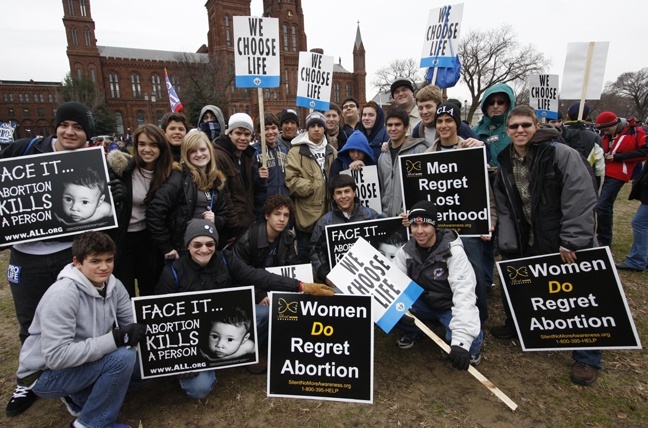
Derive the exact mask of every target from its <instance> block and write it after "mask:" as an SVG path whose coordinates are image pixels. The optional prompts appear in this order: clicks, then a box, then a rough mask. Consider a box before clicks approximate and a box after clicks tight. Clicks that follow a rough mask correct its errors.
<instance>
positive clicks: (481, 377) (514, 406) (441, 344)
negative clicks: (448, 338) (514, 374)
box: [407, 311, 518, 411]
mask: <svg viewBox="0 0 648 428" xmlns="http://www.w3.org/2000/svg"><path fill="white" fill-rule="evenodd" d="M407 316H410V317H412V318H413V319H414V324H415V325H416V326H417V327H418V328H420V329H421V331H423V333H425V334H426V335H427V336H428V337H429V338H430V339H432V340H433V341H434V343H436V344H437V345H439V347H441V349H443V350H444V351H445V352H446V353H447V354H449V353H450V346H448V344H447V343H445V342H444V341H443V339H441V338H440V337H439V336H437V335H436V333H434V332H433V331H432V330H430V329H429V328H428V326H427V325H425V324H424V323H423V322H422V321H420V320H419V319H418V318H416V317H415V316H414V315H413V314H412V313H411V312H409V311H408V312H407ZM468 373H470V374H471V375H473V377H474V378H475V379H477V380H478V381H479V382H481V384H482V385H484V386H485V387H486V388H488V389H489V390H490V392H492V393H493V394H495V396H496V397H497V398H499V399H500V400H501V401H502V402H503V403H504V404H506V405H507V406H508V407H509V408H510V409H511V410H513V411H515V409H517V407H518V406H517V404H515V403H514V402H513V400H511V399H510V398H509V397H508V396H507V395H506V394H504V393H503V392H502V391H501V390H500V389H499V388H498V387H496V386H495V385H493V383H492V382H491V381H490V380H488V379H487V378H486V376H484V375H483V374H481V373H480V372H479V371H478V370H477V369H476V368H475V367H473V366H472V365H471V366H470V367H468Z"/></svg>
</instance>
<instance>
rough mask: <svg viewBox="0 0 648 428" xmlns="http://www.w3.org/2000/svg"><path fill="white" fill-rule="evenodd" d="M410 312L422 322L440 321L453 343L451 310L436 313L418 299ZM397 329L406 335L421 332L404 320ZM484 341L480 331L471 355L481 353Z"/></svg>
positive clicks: (474, 341)
mask: <svg viewBox="0 0 648 428" xmlns="http://www.w3.org/2000/svg"><path fill="white" fill-rule="evenodd" d="M410 312H411V313H412V314H413V315H414V316H416V318H418V319H419V320H420V321H430V320H438V321H439V322H440V323H441V324H443V327H445V331H446V335H445V340H446V342H448V343H451V341H452V331H451V330H450V321H451V320H452V311H451V310H447V311H435V310H434V309H432V308H431V307H429V306H428V305H426V304H425V303H423V301H422V300H421V299H418V300H417V301H416V302H414V304H413V305H412V307H411V308H410ZM396 327H398V328H399V329H400V330H402V331H403V332H404V333H405V334H416V333H420V332H421V330H420V329H419V328H418V327H416V326H414V325H410V324H406V323H405V322H403V321H402V320H401V321H399V322H398V324H396ZM483 340H484V332H483V331H481V330H479V334H478V335H477V337H476V338H475V340H473V342H472V344H471V345H470V350H469V351H468V352H469V353H470V355H475V354H477V353H478V352H479V349H480V348H481V344H482V341H483Z"/></svg>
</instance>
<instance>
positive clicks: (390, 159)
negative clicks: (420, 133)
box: [378, 108, 430, 217]
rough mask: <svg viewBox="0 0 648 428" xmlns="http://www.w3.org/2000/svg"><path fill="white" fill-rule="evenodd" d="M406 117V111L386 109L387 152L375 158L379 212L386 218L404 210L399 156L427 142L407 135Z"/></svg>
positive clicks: (414, 151)
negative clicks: (379, 194) (380, 203)
mask: <svg viewBox="0 0 648 428" xmlns="http://www.w3.org/2000/svg"><path fill="white" fill-rule="evenodd" d="M408 126H409V116H407V113H406V112H405V110H403V109H400V108H394V109H391V110H389V111H388V112H387V133H388V134H389V142H388V144H387V152H386V153H384V154H383V155H381V156H380V158H378V178H379V179H380V188H381V191H382V211H383V215H384V216H385V217H396V216H397V215H399V214H400V213H402V212H403V195H402V189H401V187H402V186H401V171H400V168H399V167H398V165H399V161H398V158H399V156H401V155H410V154H414V153H423V152H424V151H425V150H426V149H427V148H428V147H430V143H428V142H426V141H425V139H423V138H412V137H408V136H407V127H408Z"/></svg>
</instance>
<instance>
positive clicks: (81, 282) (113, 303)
mask: <svg viewBox="0 0 648 428" xmlns="http://www.w3.org/2000/svg"><path fill="white" fill-rule="evenodd" d="M72 256H73V259H72V260H73V262H72V263H71V264H69V265H67V266H65V268H63V270H62V271H61V273H60V274H59V276H58V279H57V281H56V282H55V283H54V284H52V286H51V287H50V288H49V289H48V290H47V292H46V293H45V295H43V298H42V299H41V301H40V303H39V304H38V307H37V308H36V314H35V315H34V321H33V322H32V324H31V326H30V327H29V336H28V337H27V339H26V340H25V343H24V344H23V347H22V350H21V351H20V365H19V367H18V372H17V373H16V376H17V377H18V384H19V385H22V386H24V387H26V388H29V389H30V390H31V391H33V392H34V393H35V394H36V395H38V396H39V397H46V398H61V399H62V400H63V402H64V403H65V405H66V406H67V408H68V411H69V412H70V414H72V415H73V416H75V417H77V419H76V420H75V421H74V422H72V424H71V425H70V426H72V427H99V426H102V427H103V426H112V427H125V426H126V425H121V424H116V423H115V421H116V419H117V415H118V414H119V410H120V409H121V405H122V402H123V401H124V396H125V395H126V391H127V390H128V386H129V383H130V380H131V376H133V372H134V369H135V370H137V369H136V357H137V353H136V351H135V348H133V347H134V346H135V345H137V344H138V342H139V341H140V339H142V338H144V331H145V327H144V326H143V325H141V324H134V322H133V311H132V308H131V303H130V298H129V296H128V292H127V291H126V289H125V288H124V286H123V285H122V283H121V282H120V281H119V280H117V279H116V278H115V277H114V276H113V275H112V271H113V267H114V257H115V243H114V242H113V241H112V239H110V237H109V236H108V235H106V234H105V233H101V232H86V233H84V234H82V235H79V236H78V237H77V238H76V239H75V240H74V242H73V244H72ZM135 375H136V377H137V375H138V373H137V372H136V373H135ZM64 391H65V392H64ZM66 394H69V395H66Z"/></svg>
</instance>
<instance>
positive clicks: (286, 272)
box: [265, 263, 313, 282]
mask: <svg viewBox="0 0 648 428" xmlns="http://www.w3.org/2000/svg"><path fill="white" fill-rule="evenodd" d="M265 269H266V270H267V271H268V272H272V273H276V274H277V275H281V276H285V277H287V278H293V279H298V280H300V281H301V282H313V266H312V265H311V264H310V263H306V264H303V265H290V266H276V267H267V268H265Z"/></svg>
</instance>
